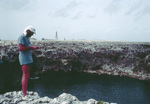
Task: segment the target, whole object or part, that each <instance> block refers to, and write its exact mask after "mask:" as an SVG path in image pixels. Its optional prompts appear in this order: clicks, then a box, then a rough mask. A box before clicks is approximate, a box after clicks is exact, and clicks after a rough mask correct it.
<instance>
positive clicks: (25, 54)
mask: <svg viewBox="0 0 150 104" xmlns="http://www.w3.org/2000/svg"><path fill="white" fill-rule="evenodd" d="M35 31H36V30H35V28H33V27H32V26H28V27H26V28H25V30H24V32H23V34H22V35H21V36H20V37H19V39H18V46H19V62H20V65H21V66H22V73H23V74H22V79H21V84H22V93H23V97H26V95H27V92H26V90H27V85H28V79H29V71H30V68H31V64H32V63H33V59H32V54H31V50H36V49H38V48H39V47H35V46H31V43H30V37H31V36H32V35H33V34H35Z"/></svg>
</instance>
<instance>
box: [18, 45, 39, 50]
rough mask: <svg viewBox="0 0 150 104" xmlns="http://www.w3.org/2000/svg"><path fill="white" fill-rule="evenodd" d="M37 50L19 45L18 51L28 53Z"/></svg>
mask: <svg viewBox="0 0 150 104" xmlns="http://www.w3.org/2000/svg"><path fill="white" fill-rule="evenodd" d="M36 49H39V47H34V46H31V47H24V46H23V44H19V51H28V50H36Z"/></svg>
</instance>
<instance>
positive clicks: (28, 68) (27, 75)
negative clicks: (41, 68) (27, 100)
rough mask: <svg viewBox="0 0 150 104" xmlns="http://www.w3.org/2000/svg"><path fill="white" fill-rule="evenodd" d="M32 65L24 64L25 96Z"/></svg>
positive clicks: (22, 81) (23, 86)
mask: <svg viewBox="0 0 150 104" xmlns="http://www.w3.org/2000/svg"><path fill="white" fill-rule="evenodd" d="M30 68H31V66H27V65H22V73H23V74H22V80H21V83H22V92H23V96H26V95H27V92H26V90H27V85H28V79H29V71H30Z"/></svg>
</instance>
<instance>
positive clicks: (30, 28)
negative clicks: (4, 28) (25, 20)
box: [23, 26, 36, 35]
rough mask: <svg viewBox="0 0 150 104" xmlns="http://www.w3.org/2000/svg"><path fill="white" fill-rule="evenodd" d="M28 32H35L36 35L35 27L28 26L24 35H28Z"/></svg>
mask: <svg viewBox="0 0 150 104" xmlns="http://www.w3.org/2000/svg"><path fill="white" fill-rule="evenodd" d="M27 30H30V31H31V32H33V33H34V34H36V30H35V28H34V27H33V26H27V27H26V28H25V29H24V32H23V34H24V35H26V34H27Z"/></svg>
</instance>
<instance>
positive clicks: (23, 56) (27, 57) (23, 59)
mask: <svg viewBox="0 0 150 104" xmlns="http://www.w3.org/2000/svg"><path fill="white" fill-rule="evenodd" d="M18 44H23V45H24V47H29V46H31V43H30V39H29V37H26V36H25V35H24V34H23V35H21V36H20V37H19V38H18ZM19 62H20V65H25V64H30V63H33V59H32V53H31V50H27V51H19Z"/></svg>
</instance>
